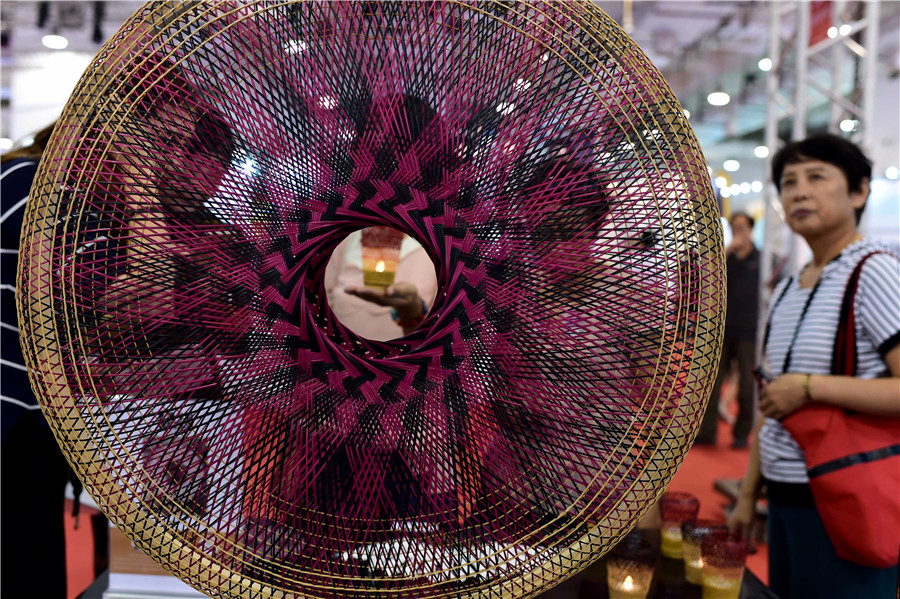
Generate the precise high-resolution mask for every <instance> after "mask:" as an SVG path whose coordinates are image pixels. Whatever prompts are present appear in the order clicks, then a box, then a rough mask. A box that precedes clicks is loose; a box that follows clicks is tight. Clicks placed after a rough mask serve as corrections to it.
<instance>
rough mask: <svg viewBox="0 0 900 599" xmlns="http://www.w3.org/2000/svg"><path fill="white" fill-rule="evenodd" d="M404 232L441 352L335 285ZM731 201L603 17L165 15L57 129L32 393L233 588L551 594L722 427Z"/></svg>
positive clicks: (34, 254) (324, 9) (631, 521)
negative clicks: (719, 381)
mask: <svg viewBox="0 0 900 599" xmlns="http://www.w3.org/2000/svg"><path fill="white" fill-rule="evenodd" d="M376 225H377V226H389V227H392V228H394V229H397V230H399V231H401V232H403V233H405V234H406V235H408V236H410V237H412V238H414V239H415V240H417V241H418V242H419V243H420V244H421V245H422V246H423V247H424V249H425V251H427V253H428V255H429V257H430V258H431V260H432V261H433V263H434V266H435V273H436V276H437V281H438V294H437V297H436V299H435V300H434V302H433V305H431V306H428V313H427V315H426V317H425V320H424V322H423V323H422V324H421V325H419V326H418V328H417V329H415V331H413V332H412V333H411V334H408V335H406V336H403V337H400V338H398V339H394V340H391V341H374V340H372V339H367V338H363V337H361V336H359V335H358V334H356V333H354V332H353V331H352V330H349V329H348V328H347V327H345V326H344V325H343V324H342V323H341V320H340V318H339V316H340V315H338V314H336V313H335V311H334V310H333V309H332V306H331V305H330V304H329V302H328V298H327V297H326V294H325V282H324V272H325V267H326V265H327V264H328V261H329V258H330V257H331V255H332V252H333V251H334V249H335V248H336V246H337V245H338V244H339V243H340V242H341V241H342V240H343V239H344V238H346V237H347V236H348V235H349V234H350V233H352V232H354V231H356V230H359V229H363V228H366V227H369V226H376ZM723 283H724V275H723V269H722V252H721V234H720V229H719V224H718V210H717V207H716V203H715V198H714V196H713V194H712V188H711V184H710V182H709V176H708V174H707V169H706V165H705V162H704V159H703V156H702V154H701V152H700V149H699V147H698V144H697V141H696V139H695V137H694V135H693V133H692V131H691V128H690V126H689V123H688V121H687V120H686V118H685V116H684V114H683V111H682V109H681V107H680V106H679V104H678V102H677V100H676V99H675V97H674V95H673V94H672V92H671V90H670V89H669V87H668V86H667V84H666V83H665V81H663V79H662V78H661V76H660V74H659V72H658V71H657V70H656V69H655V68H654V67H653V66H652V65H651V64H650V62H649V61H648V59H647V58H646V56H645V55H644V54H643V53H642V52H641V51H640V49H638V48H637V47H636V46H635V45H634V43H633V42H632V41H631V40H630V39H629V38H628V36H627V35H626V34H625V33H624V32H623V31H622V30H621V29H620V28H619V27H618V26H617V25H616V24H615V23H614V22H613V21H612V20H611V19H610V18H608V17H607V16H606V15H605V14H604V13H602V12H601V11H600V10H599V9H597V8H596V7H594V6H593V5H591V4H590V3H580V2H560V3H549V2H547V3H541V2H536V3H519V2H506V1H504V2H499V1H498V2H471V3H469V2H459V1H452V0H447V1H435V2H424V1H423V2H312V1H310V2H289V1H284V2H281V1H274V0H273V1H267V2H243V1H241V2H230V1H216V2H212V1H210V2H185V3H176V2H151V3H149V4H147V5H146V6H145V7H144V8H143V9H142V10H140V11H139V12H138V13H137V14H135V15H134V16H133V17H132V18H131V20H129V21H128V22H127V23H126V24H125V25H124V26H123V27H122V28H121V29H120V30H119V31H118V33H117V34H116V35H115V36H113V38H112V39H111V40H110V41H109V42H107V44H106V45H105V46H104V47H103V48H102V50H101V51H100V53H99V54H98V55H97V57H96V58H95V60H94V61H93V62H92V63H91V65H90V67H89V68H88V70H87V72H86V73H85V74H84V76H83V77H82V79H81V81H80V83H79V84H78V87H77V89H76V91H75V92H74V94H73V96H72V97H71V99H70V100H69V103H68V105H67V107H66V109H65V112H64V114H63V115H62V118H61V121H60V123H59V125H58V126H57V129H56V133H55V135H54V138H53V140H52V142H51V145H50V147H49V149H48V152H47V153H46V154H45V157H44V160H43V162H42V164H41V167H40V171H39V174H38V179H37V181H36V183H35V186H34V189H33V191H32V194H31V197H30V200H29V205H28V215H27V219H26V224H25V228H24V231H23V242H22V252H21V258H20V271H19V287H18V288H19V290H20V295H19V316H20V323H21V331H22V335H23V339H24V341H23V343H24V346H25V350H26V351H25V353H26V356H27V359H28V361H29V366H30V369H31V371H32V383H33V386H34V388H35V389H36V392H37V394H38V395H39V397H40V401H41V404H42V408H43V410H44V413H45V414H46V417H47V419H48V420H49V421H50V423H51V425H52V427H53V429H54V431H55V434H56V436H57V438H58V440H59V442H60V444H61V446H62V447H63V449H64V451H65V453H66V455H67V456H68V459H69V461H70V462H71V464H72V466H73V467H74V468H75V470H76V471H77V472H78V474H79V475H80V477H81V478H82V480H83V481H84V484H85V487H86V489H87V490H88V491H89V492H90V494H91V495H92V496H93V498H94V499H95V500H96V502H97V503H98V505H100V506H101V507H102V509H103V510H104V511H105V512H106V514H107V515H108V516H109V517H110V518H111V519H112V520H113V521H114V522H115V524H116V525H117V526H119V527H120V528H121V529H122V530H123V531H124V532H125V533H126V534H127V535H128V536H129V537H130V538H131V539H132V540H133V542H134V543H135V544H136V545H137V546H138V547H140V548H141V549H142V550H143V551H145V552H146V553H147V554H148V555H150V556H151V557H153V559H155V560H156V561H158V562H159V563H160V564H161V565H162V566H164V567H165V568H166V569H168V570H169V571H171V572H172V573H173V574H175V575H177V576H179V577H180V578H182V579H183V580H185V581H186V582H188V583H189V584H191V585H193V586H194V587H196V588H197V589H200V590H202V591H203V592H205V593H207V594H209V595H211V596H213V597H223V598H224V597H230V598H231V597H233V598H238V597H239V598H244V599H250V598H254V599H255V598H263V597H283V598H284V597H317V598H320V597H321V598H325V597H328V598H347V597H350V598H352V597H359V598H361V597H385V598H387V597H527V596H534V595H536V594H538V593H540V592H541V591H542V590H546V589H547V588H549V587H550V586H552V585H553V584H555V583H557V582H559V581H560V580H562V579H563V578H566V577H568V576H571V575H572V574H574V573H575V572H577V571H578V570H579V569H580V568H583V567H585V566H586V565H588V564H589V563H591V562H592V561H593V560H595V559H597V558H598V557H599V556H601V555H602V554H603V553H604V552H606V551H607V550H608V549H609V548H610V547H611V546H612V545H614V544H615V542H616V540H617V539H618V538H619V537H621V536H622V535H623V534H624V533H625V532H627V531H628V530H629V529H630V528H631V527H632V526H634V525H635V523H636V522H637V520H638V519H639V518H640V517H641V516H642V515H643V514H644V513H645V512H646V510H647V509H648V508H649V506H650V505H651V504H652V503H653V501H655V500H656V498H657V497H658V496H659V495H660V493H661V492H662V490H663V489H664V487H665V486H666V485H667V483H668V482H669V480H670V479H671V477H672V476H673V474H674V472H675V470H676V469H677V467H678V465H679V464H680V462H681V460H682V458H683V456H684V454H685V452H686V451H687V449H688V447H689V446H690V443H691V441H692V439H693V436H694V434H695V431H696V428H697V425H698V421H699V417H700V415H701V413H702V411H703V409H704V407H705V403H706V400H707V397H708V395H709V390H710V386H711V384H712V379H711V376H712V375H714V368H715V366H716V364H717V359H718V353H719V344H720V337H721V320H722V319H721V317H722V314H723V303H724V299H723Z"/></svg>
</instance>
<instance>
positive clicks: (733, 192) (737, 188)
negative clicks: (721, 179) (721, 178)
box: [728, 183, 741, 196]
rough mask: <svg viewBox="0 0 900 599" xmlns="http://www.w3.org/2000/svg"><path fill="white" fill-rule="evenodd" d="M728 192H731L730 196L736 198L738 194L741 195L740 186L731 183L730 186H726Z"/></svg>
mask: <svg viewBox="0 0 900 599" xmlns="http://www.w3.org/2000/svg"><path fill="white" fill-rule="evenodd" d="M728 191H730V192H731V195H733V196H736V195H738V194H739V193H741V186H740V185H738V184H737V183H732V184H731V185H729V186H728Z"/></svg>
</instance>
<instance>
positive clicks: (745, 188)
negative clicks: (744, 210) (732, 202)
mask: <svg viewBox="0 0 900 599" xmlns="http://www.w3.org/2000/svg"><path fill="white" fill-rule="evenodd" d="M741 193H750V183H748V182H747V181H744V182H743V183H741Z"/></svg>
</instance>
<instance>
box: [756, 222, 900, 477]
mask: <svg viewBox="0 0 900 599" xmlns="http://www.w3.org/2000/svg"><path fill="white" fill-rule="evenodd" d="M883 249H884V248H883V247H881V246H879V245H878V244H876V243H874V242H871V241H868V240H862V241H859V242H856V243H853V244H851V245H849V246H847V247H846V248H844V250H843V251H842V252H841V253H840V255H838V256H837V257H836V258H835V259H834V260H832V261H831V262H830V263H828V264H827V265H826V266H825V268H824V269H823V270H822V274H821V277H820V283H819V285H818V289H817V290H816V291H815V295H814V296H813V298H812V300H811V301H810V304H809V306H808V308H807V309H806V315H805V316H804V317H803V318H802V320H801V315H802V314H803V311H804V310H803V308H804V306H805V305H806V302H807V301H808V300H809V297H810V294H812V293H813V289H812V288H810V289H803V288H801V287H800V285H799V282H798V280H797V277H792V278H790V279H787V280H785V281H782V282H781V283H780V284H779V285H778V287H776V289H775V291H774V293H773V294H772V297H773V302H776V301H777V305H775V306H774V311H773V312H772V314H770V317H769V318H770V323H771V324H770V330H769V338H768V343H767V344H766V347H765V348H764V349H765V358H766V362H767V364H766V365H767V367H768V368H769V370H770V372H771V374H772V375H773V376H779V375H781V374H784V373H786V372H787V373H791V372H793V373H809V374H826V375H827V374H831V358H832V354H833V352H834V337H835V334H836V332H837V326H838V320H839V318H840V309H841V300H842V299H843V297H844V291H845V288H846V285H847V281H848V279H849V278H850V274H851V273H852V272H853V269H854V268H855V267H856V265H857V264H858V263H859V261H860V260H861V259H862V258H863V257H864V256H866V255H867V254H870V253H872V252H873V251H876V250H883ZM782 293H783V294H784V295H783V297H782ZM778 298H781V299H780V301H779V300H778ZM853 310H854V315H855V318H856V350H857V353H858V360H859V362H858V366H857V374H856V375H857V377H859V378H863V379H871V378H876V377H880V376H886V375H887V374H888V372H889V371H888V367H887V364H886V363H885V361H884V356H885V355H886V354H887V353H888V352H889V351H890V350H891V349H893V348H894V347H896V346H897V344H898V343H900V259H898V257H897V256H895V255H889V254H877V255H875V256H872V257H871V258H869V259H868V260H867V261H866V263H865V265H864V266H863V268H862V271H861V273H860V278H859V287H858V289H857V292H856V297H855V300H854V305H853ZM798 327H799V329H798ZM795 332H796V339H795V340H794V342H793V349H791V360H790V364H789V365H788V366H787V368H785V363H786V356H787V353H788V350H789V349H790V347H791V341H792V340H793V339H794V335H795ZM759 438H760V441H759V454H760V466H761V470H762V474H763V476H764V477H766V478H767V479H769V480H774V481H779V482H785V483H807V482H809V478H808V477H807V475H806V464H805V462H804V454H803V450H802V449H801V448H800V446H799V445H798V444H797V442H796V441H794V438H793V437H791V435H790V433H788V432H787V430H786V429H785V428H784V427H783V426H782V425H781V423H779V422H778V421H777V420H775V419H772V418H766V420H765V422H764V424H763V428H762V430H761V431H760V434H759Z"/></svg>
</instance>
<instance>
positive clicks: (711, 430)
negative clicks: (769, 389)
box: [695, 213, 760, 449]
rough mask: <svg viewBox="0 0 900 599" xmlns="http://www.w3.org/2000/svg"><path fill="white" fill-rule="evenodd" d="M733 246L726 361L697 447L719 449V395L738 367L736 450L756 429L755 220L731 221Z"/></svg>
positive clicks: (724, 346) (739, 216) (730, 248)
mask: <svg viewBox="0 0 900 599" xmlns="http://www.w3.org/2000/svg"><path fill="white" fill-rule="evenodd" d="M730 224H731V231H732V241H731V244H730V245H729V246H728V247H727V248H726V249H725V255H726V262H725V265H726V271H727V276H728V308H727V309H726V312H725V339H724V341H723V344H722V361H721V363H720V364H719V372H718V375H717V377H716V383H715V385H713V389H712V395H711V396H710V398H709V405H708V406H707V409H706V415H705V416H704V418H703V422H702V423H701V425H700V433H699V434H698V435H697V440H696V441H695V443H697V444H700V445H715V443H716V429H717V427H718V422H717V419H718V417H719V395H720V390H721V387H722V382H723V381H724V380H725V378H726V377H727V376H728V374H729V373H730V372H732V369H733V368H734V366H735V365H736V366H737V373H738V376H739V377H740V380H739V382H738V393H737V399H738V416H737V419H736V420H735V422H734V429H733V431H734V440H733V442H732V444H731V447H732V449H743V448H746V447H747V436H748V435H749V434H750V430H751V428H752V427H753V397H754V395H753V393H754V389H753V364H754V361H755V359H756V320H757V315H758V312H759V258H760V254H759V250H757V249H756V246H755V245H753V239H752V237H751V235H752V233H753V218H752V217H751V216H749V215H747V214H744V213H737V214H735V215H734V216H732V217H731V221H730Z"/></svg>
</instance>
